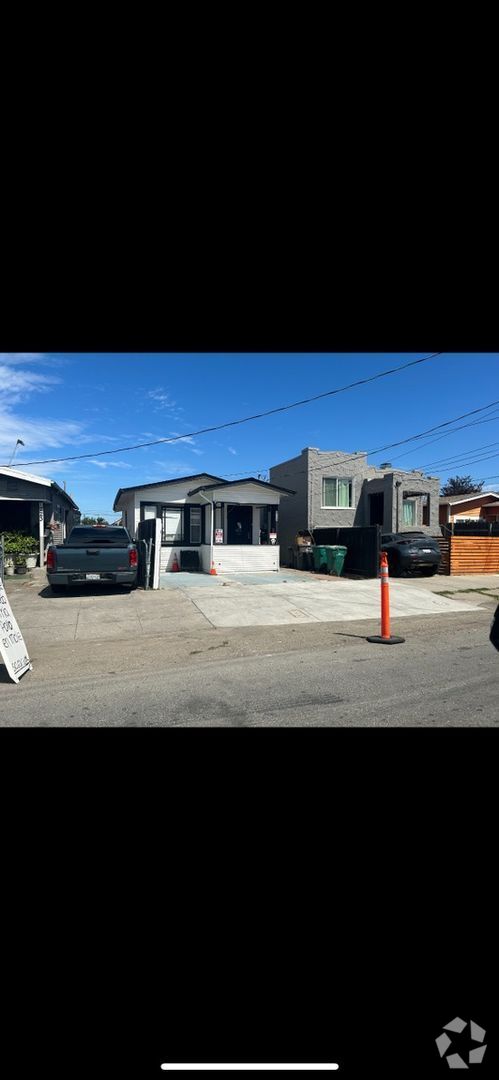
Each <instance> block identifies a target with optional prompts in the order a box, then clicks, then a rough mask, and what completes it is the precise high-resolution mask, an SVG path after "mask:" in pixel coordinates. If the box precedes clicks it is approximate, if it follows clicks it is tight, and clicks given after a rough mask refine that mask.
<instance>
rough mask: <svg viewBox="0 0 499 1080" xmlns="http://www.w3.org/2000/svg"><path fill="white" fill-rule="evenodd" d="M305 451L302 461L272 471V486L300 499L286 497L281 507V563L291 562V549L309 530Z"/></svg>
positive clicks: (270, 473) (289, 463)
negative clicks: (285, 489) (301, 535)
mask: <svg viewBox="0 0 499 1080" xmlns="http://www.w3.org/2000/svg"><path fill="white" fill-rule="evenodd" d="M306 453H307V451H303V452H302V454H299V455H298V457H295V458H290V460H289V461H283V462H281V464H280V465H273V466H272V468H271V469H269V479H270V483H271V484H277V485H278V487H285V488H291V489H292V491H296V495H286V496H283V498H282V502H281V503H280V504H279V525H278V529H277V542H278V544H279V547H280V550H281V562H282V563H283V564H287V562H288V548H289V547H291V546H292V544H293V543H294V539H295V536H296V534H297V532H298V531H299V529H308V528H309V524H308V480H307V459H306V457H305V454H306Z"/></svg>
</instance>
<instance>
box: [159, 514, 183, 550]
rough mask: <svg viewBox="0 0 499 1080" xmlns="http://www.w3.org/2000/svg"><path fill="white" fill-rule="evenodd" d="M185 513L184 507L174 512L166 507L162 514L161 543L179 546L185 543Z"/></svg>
mask: <svg viewBox="0 0 499 1080" xmlns="http://www.w3.org/2000/svg"><path fill="white" fill-rule="evenodd" d="M183 524H184V511H183V507H182V508H179V509H178V510H173V509H172V508H170V507H168V506H164V507H163V510H162V514H161V542H162V543H163V544H179V543H182V541H183V538H184V537H183V532H184V530H183Z"/></svg>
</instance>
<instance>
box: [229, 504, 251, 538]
mask: <svg viewBox="0 0 499 1080" xmlns="http://www.w3.org/2000/svg"><path fill="white" fill-rule="evenodd" d="M227 543H228V544H252V543H253V507H252V506H228V507H227Z"/></svg>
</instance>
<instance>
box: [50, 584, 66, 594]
mask: <svg viewBox="0 0 499 1080" xmlns="http://www.w3.org/2000/svg"><path fill="white" fill-rule="evenodd" d="M50 588H51V589H52V592H53V593H56V595H59V593H63V592H64V590H65V588H66V586H65V585H51V586H50Z"/></svg>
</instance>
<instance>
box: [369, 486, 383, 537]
mask: <svg viewBox="0 0 499 1080" xmlns="http://www.w3.org/2000/svg"><path fill="white" fill-rule="evenodd" d="M384 504H385V499H384V494H383V492H382V491H380V492H378V493H377V494H376V495H370V496H369V524H370V525H381V528H383V515H384V512H385V505H384Z"/></svg>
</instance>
